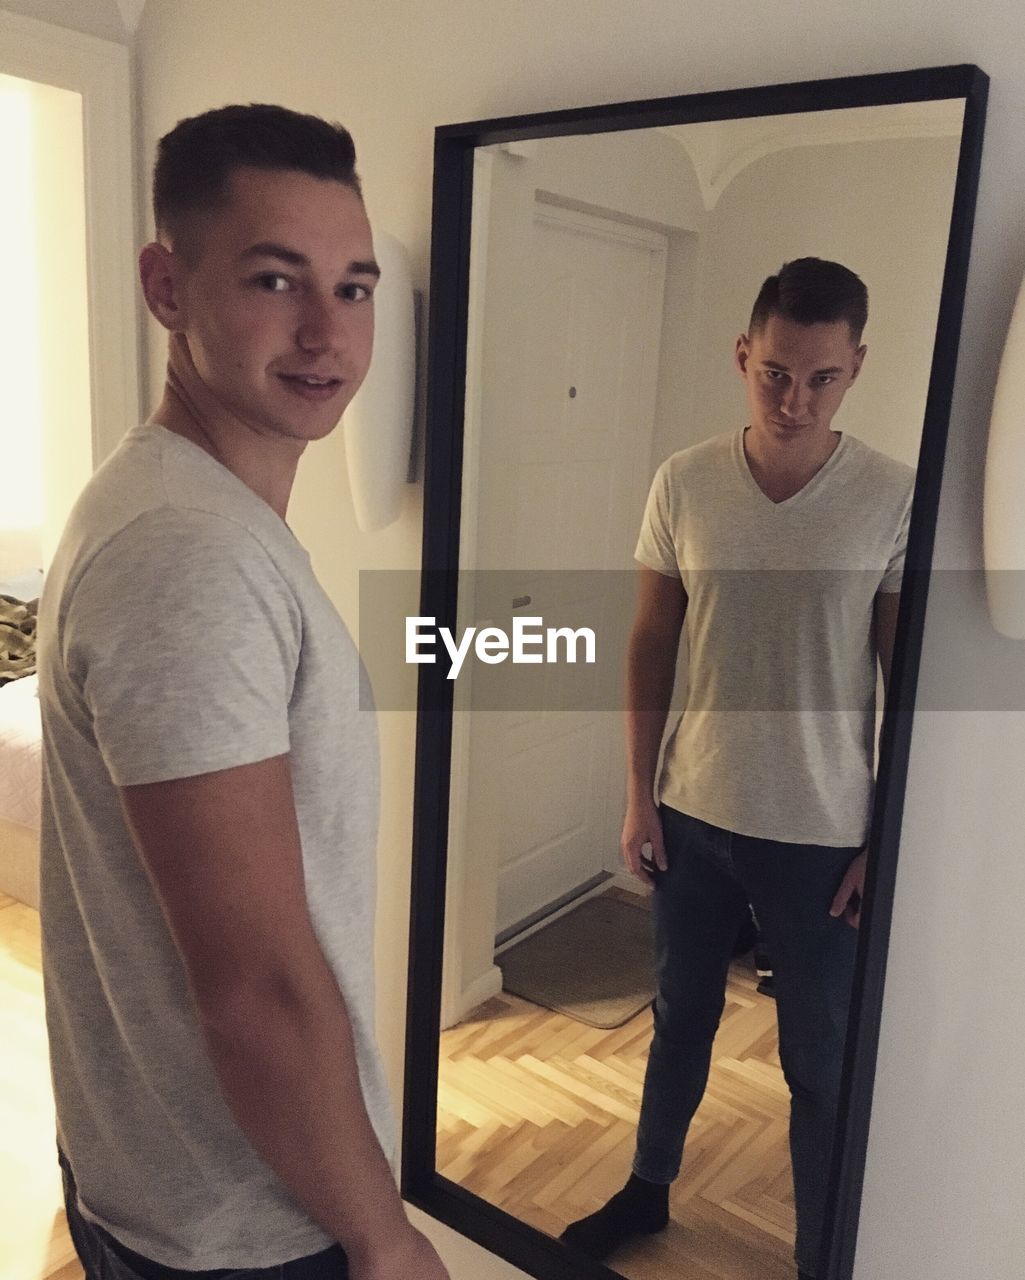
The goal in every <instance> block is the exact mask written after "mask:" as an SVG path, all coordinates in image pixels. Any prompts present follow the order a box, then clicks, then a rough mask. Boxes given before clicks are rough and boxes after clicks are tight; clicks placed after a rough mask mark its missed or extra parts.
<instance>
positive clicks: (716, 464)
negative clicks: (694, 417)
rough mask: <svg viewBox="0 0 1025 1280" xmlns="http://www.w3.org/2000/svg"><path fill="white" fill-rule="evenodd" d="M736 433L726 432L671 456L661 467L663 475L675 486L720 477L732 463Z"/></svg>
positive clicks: (700, 441)
mask: <svg viewBox="0 0 1025 1280" xmlns="http://www.w3.org/2000/svg"><path fill="white" fill-rule="evenodd" d="M736 434H737V433H736V432H735V431H724V432H721V433H720V434H718V435H714V436H710V437H709V438H708V439H707V440H699V441H698V443H697V444H692V445H688V446H687V447H686V448H685V449H678V450H677V451H676V453H673V454H670V455H669V457H668V458H666V460H665V461H664V462H663V463H662V465H661V466H660V467H659V471H660V472H661V474H662V475H663V476H664V477H665V478H666V479H667V480H668V481H669V482H670V483H671V484H673V485H677V484H689V483H694V482H697V481H700V480H702V479H704V478H705V477H706V476H718V475H719V474H720V473H721V471H722V469H723V467H725V466H728V465H729V463H730V456H731V450H732V447H733V440H734V437H735V436H736Z"/></svg>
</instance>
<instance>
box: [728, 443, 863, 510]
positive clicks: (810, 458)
mask: <svg viewBox="0 0 1025 1280" xmlns="http://www.w3.org/2000/svg"><path fill="white" fill-rule="evenodd" d="M839 443H840V433H839V432H838V431H832V430H826V431H825V432H823V433H821V434H817V435H815V436H812V437H810V438H808V439H804V440H800V441H796V440H795V441H789V440H775V439H773V438H772V437H771V436H770V437H766V436H763V434H762V433H761V432H760V431H757V430H755V429H754V428H752V427H747V428H746V429H745V431H744V435H743V446H744V455H745V457H746V458H747V464H748V468H749V469H750V471H751V474H752V475H753V476H754V478H755V481H756V483H757V484H758V485H759V487H760V488H761V489H762V490H763V491H764V492H765V493H766V494H767V496H768V497H770V498H772V500H773V501H775V502H779V501H783V500H785V499H786V498H788V497H792V496H793V494H795V493H798V492H799V491H800V490H801V489H803V488H804V486H805V485H806V484H807V483H808V481H809V480H811V478H812V477H813V476H814V475H816V473H817V472H819V471H821V469H822V468H823V467H824V466H825V464H826V463H827V462H828V461H829V459H830V458H831V457H832V455H833V452H834V450H835V449H836V447H837V446H838V445H839Z"/></svg>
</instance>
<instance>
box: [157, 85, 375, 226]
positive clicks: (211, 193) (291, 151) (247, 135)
mask: <svg viewBox="0 0 1025 1280" xmlns="http://www.w3.org/2000/svg"><path fill="white" fill-rule="evenodd" d="M242 168H250V169H263V170H269V171H274V170H279V171H280V170H284V171H288V170H294V171H297V172H300V173H308V174H311V175H312V176H313V177H315V178H328V179H333V180H334V181H335V182H340V183H342V184H343V185H344V186H347V187H350V188H351V189H352V190H353V191H355V192H356V194H357V195H358V196H360V198H362V194H363V193H362V190H361V188H360V181H359V177H358V176H357V174H356V148H355V146H354V144H353V141H352V137H351V135H350V134H349V132H348V130H347V129H343V128H342V126H341V125H340V124H331V123H329V122H328V121H327V120H322V119H321V118H320V117H319V116H313V115H305V114H303V113H302V112H299V111H291V110H289V109H288V108H287V107H278V106H272V105H269V104H267V103H259V102H254V103H250V104H249V105H248V106H241V105H236V106H228V107H218V108H216V109H215V110H213V111H205V112H203V114H202V115H198V116H191V117H189V118H188V119H187V120H180V121H179V122H178V123H177V124H176V125H175V127H174V128H173V129H172V130H171V131H170V133H167V134H165V135H164V137H162V138H161V139H160V141H159V143H158V144H157V161H156V165H155V166H154V170H153V216H154V219H155V221H156V227H157V233H158V234H161V233H164V234H167V235H168V236H169V237H170V238H171V241H172V244H173V243H174V241H175V238H176V237H178V236H180V234H181V232H182V227H183V223H184V222H185V221H186V219H187V218H188V217H189V216H190V215H191V214H195V213H199V212H204V211H206V210H209V209H214V208H216V207H217V205H218V204H219V203H220V201H221V200H222V198H223V196H224V190H225V187H226V186H227V183H228V180H229V178H230V177H231V175H232V173H233V172H234V171H235V170H236V169H242Z"/></svg>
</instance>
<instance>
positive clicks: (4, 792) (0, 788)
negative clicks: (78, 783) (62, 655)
mask: <svg viewBox="0 0 1025 1280" xmlns="http://www.w3.org/2000/svg"><path fill="white" fill-rule="evenodd" d="M40 756H41V743H40V730H39V684H38V677H36V676H34V675H32V676H24V677H23V678H22V679H21V680H13V681H11V682H10V683H9V684H5V685H3V686H0V893H6V894H8V895H9V896H10V897H12V898H17V899H18V900H19V901H20V902H27V903H28V905H29V906H30V907H36V908H38V906H39V777H40Z"/></svg>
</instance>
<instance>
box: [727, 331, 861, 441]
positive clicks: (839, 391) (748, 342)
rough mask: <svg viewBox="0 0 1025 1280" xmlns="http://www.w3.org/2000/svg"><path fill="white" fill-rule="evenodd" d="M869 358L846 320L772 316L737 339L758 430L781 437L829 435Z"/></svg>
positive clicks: (753, 424)
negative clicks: (826, 321)
mask: <svg viewBox="0 0 1025 1280" xmlns="http://www.w3.org/2000/svg"><path fill="white" fill-rule="evenodd" d="M864 358H865V348H864V347H859V346H857V345H856V344H855V342H854V339H853V338H852V337H851V330H850V326H849V325H848V324H847V322H846V321H845V320H839V321H835V322H832V323H829V324H809V325H802V324H797V323H796V322H795V321H793V320H787V319H784V317H783V316H779V315H775V314H773V315H770V316H769V318H768V320H767V321H766V322H765V325H764V326H763V327H762V328H761V329H760V330H756V331H755V333H754V334H752V335H751V336H750V337H748V336H746V335H741V337H739V338H738V339H737V349H736V362H737V368H738V369H739V370H740V373H741V375H742V377H743V378H744V381H745V383H746V384H747V401H748V408H749V410H750V414H751V427H752V429H753V430H755V431H758V432H759V433H760V434H763V435H765V436H766V437H771V438H772V439H775V440H780V441H782V440H788V441H789V440H800V439H805V440H806V439H808V438H809V437H811V436H819V437H821V436H824V435H825V434H826V432H828V431H829V426H830V423H831V422H832V420H833V415H834V414H835V413H836V411H837V409H839V408H840V402H841V401H842V400H843V398H844V395H845V394H846V392H847V388H848V387H849V386H850V385H851V383H852V382H853V381H854V379H855V378H856V377H857V376H858V373H859V372H860V370H861V364H862V361H863V360H864Z"/></svg>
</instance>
